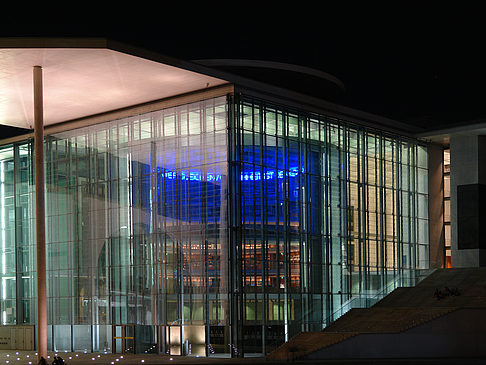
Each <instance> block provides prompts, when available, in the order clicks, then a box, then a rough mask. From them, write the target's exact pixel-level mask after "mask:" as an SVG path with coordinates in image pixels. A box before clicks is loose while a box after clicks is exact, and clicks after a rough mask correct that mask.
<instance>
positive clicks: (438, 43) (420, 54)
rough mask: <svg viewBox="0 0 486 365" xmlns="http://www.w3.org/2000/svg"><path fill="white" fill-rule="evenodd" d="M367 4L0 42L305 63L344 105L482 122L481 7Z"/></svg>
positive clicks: (148, 15)
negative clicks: (325, 76) (336, 89)
mask: <svg viewBox="0 0 486 365" xmlns="http://www.w3.org/2000/svg"><path fill="white" fill-rule="evenodd" d="M238 4H240V5H242V4H243V3H238ZM371 4H372V5H373V4H375V6H374V7H373V6H370V5H369V4H367V6H366V7H360V8H356V7H353V6H351V4H349V5H348V8H346V9H338V10H336V9H331V8H326V7H324V8H323V9H316V8H309V7H305V8H304V7H302V8H301V9H299V8H297V9H294V8H292V9H283V10H282V11H277V10H275V9H268V10H267V9H261V8H258V7H243V6H241V7H240V8H239V7H233V8H231V9H230V8H228V3H226V6H225V8H223V9H226V10H225V12H224V13H219V12H218V11H217V10H215V9H212V8H206V9H203V10H201V12H197V11H196V12H193V13H190V14H187V13H185V12H181V11H180V10H179V11H174V10H172V9H167V11H165V12H157V11H153V12H151V10H150V8H147V9H144V10H142V11H140V12H138V11H134V13H133V14H130V16H126V14H124V15H125V16H122V17H114V16H113V18H111V20H109V19H108V20H107V19H106V18H103V17H101V18H100V19H90V20H89V21H88V20H87V19H88V18H86V19H85V21H81V22H80V21H71V20H70V21H68V20H66V19H64V21H59V19H57V20H56V21H49V22H46V23H45V24H43V25H42V26H39V25H34V24H17V23H15V24H2V25H1V28H0V36H3V37H4V36H75V37H77V36H80V37H83V36H100V37H107V38H111V39H114V40H118V41H122V42H125V43H128V44H131V45H135V46H139V47H142V48H146V49H149V50H154V51H158V52H160V53H161V54H164V55H167V56H173V57H176V58H181V59H186V60H194V59H207V58H241V59H257V60H267V61H275V62H286V63H292V64H297V65H301V66H307V67H311V68H315V69H318V70H321V71H324V72H327V73H329V74H332V75H334V76H335V77H337V78H339V79H340V80H341V81H342V82H343V83H344V84H345V87H346V91H345V94H344V95H343V96H342V98H341V100H340V101H339V102H340V103H341V104H344V105H347V106H351V107H354V108H357V109H360V110H364V111H368V112H372V113H375V114H379V115H382V116H386V117H390V118H393V119H396V120H399V121H403V122H407V123H410V124H414V125H417V126H420V127H423V128H426V129H429V128H439V127H443V126H445V125H451V124H457V123H463V122H469V121H473V120H480V119H482V118H484V117H485V116H486V115H485V114H486V113H485V112H486V110H485V109H486V107H485V105H486V103H485V96H486V93H485V91H484V90H485V85H486V62H485V61H486V57H485V55H484V53H486V52H484V48H485V44H486V42H485V40H486V38H485V35H486V34H485V30H484V28H485V25H484V22H483V20H482V19H481V16H482V14H483V13H482V11H480V8H479V7H477V8H476V7H474V6H469V7H465V6H461V7H459V6H458V5H457V4H459V3H452V5H451V6H450V7H449V8H445V5H444V4H443V3H433V4H432V5H430V4H429V5H430V6H429V7H428V8H424V7H423V5H422V4H421V3H420V2H417V3H413V2H412V3H410V2H407V5H409V6H408V7H402V8H400V7H394V8H383V7H382V6H381V4H380V3H373V2H372V3H371ZM376 4H377V5H376ZM434 4H440V5H441V8H440V10H439V8H438V7H437V8H436V7H434ZM187 6H189V4H188V5H187ZM220 9H221V8H220ZM128 10H129V9H128ZM127 13H130V12H129V11H128V12H127ZM139 14H140V15H139Z"/></svg>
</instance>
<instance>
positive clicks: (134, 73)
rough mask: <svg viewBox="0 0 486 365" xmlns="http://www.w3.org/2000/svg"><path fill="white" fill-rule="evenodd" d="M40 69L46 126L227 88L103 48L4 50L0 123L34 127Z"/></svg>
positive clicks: (0, 55)
mask: <svg viewBox="0 0 486 365" xmlns="http://www.w3.org/2000/svg"><path fill="white" fill-rule="evenodd" d="M36 65H39V66H41V67H42V68H43V90H44V96H43V98H44V124H45V125H51V124H56V123H59V122H63V121H68V120H73V119H78V118H82V117H85V116H89V115H95V114H99V113H103V112H107V111H111V110H116V109H120V108H124V107H129V106H132V105H137V104H142V103H146V102H150V101H154V100H158V99H163V98H167V97H171V96H175V95H179V94H184V93H187V92H191V91H194V90H200V89H204V88H207V87H213V86H217V85H221V84H225V83H227V82H226V81H225V80H221V79H217V78H214V77H210V76H206V75H202V74H198V73H195V72H192V71H188V70H184V69H180V68H177V67H173V66H170V65H165V64H162V63H159V62H155V61H151V60H148V59H144V58H140V57H136V56H132V55H129V54H126V53H122V52H118V51H114V50H110V49H104V48H92V49H89V48H88V49H87V48H78V49H76V48H0V124H2V125H7V126H13V127H19V128H27V129H32V128H33V124H34V123H33V115H34V112H33V104H34V101H33V66H36Z"/></svg>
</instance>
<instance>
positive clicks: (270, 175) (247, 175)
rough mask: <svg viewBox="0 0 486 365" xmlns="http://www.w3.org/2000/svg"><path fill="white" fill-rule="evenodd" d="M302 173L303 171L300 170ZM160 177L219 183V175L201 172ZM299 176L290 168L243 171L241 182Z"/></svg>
mask: <svg viewBox="0 0 486 365" xmlns="http://www.w3.org/2000/svg"><path fill="white" fill-rule="evenodd" d="M302 172H304V169H302ZM161 175H162V176H163V177H164V178H165V179H168V180H181V181H221V178H222V175H221V174H213V173H210V172H208V173H206V176H204V174H203V173H201V172H192V171H191V172H189V173H187V172H184V171H183V172H177V171H165V172H163V173H161ZM298 175H299V169H298V168H297V167H295V168H291V169H290V170H289V171H283V170H266V171H265V172H264V173H262V172H260V171H245V172H242V173H241V176H240V178H241V181H259V180H272V179H275V178H277V179H283V178H284V177H285V176H287V177H297V176H298Z"/></svg>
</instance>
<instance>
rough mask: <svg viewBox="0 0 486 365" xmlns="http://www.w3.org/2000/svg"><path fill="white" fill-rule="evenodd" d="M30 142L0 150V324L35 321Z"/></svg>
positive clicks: (33, 222)
mask: <svg viewBox="0 0 486 365" xmlns="http://www.w3.org/2000/svg"><path fill="white" fill-rule="evenodd" d="M32 155H33V148H32V144H30V143H28V142H27V143H22V144H16V145H14V146H7V147H3V148H1V149H0V257H1V258H0V260H1V261H0V280H1V289H0V290H1V299H0V311H1V324H2V325H9V324H32V323H35V318H36V317H35V311H36V307H35V304H36V281H37V280H36V271H35V208H34V207H35V201H34V199H35V193H34V175H33V170H32V166H33V165H32V164H31V161H32Z"/></svg>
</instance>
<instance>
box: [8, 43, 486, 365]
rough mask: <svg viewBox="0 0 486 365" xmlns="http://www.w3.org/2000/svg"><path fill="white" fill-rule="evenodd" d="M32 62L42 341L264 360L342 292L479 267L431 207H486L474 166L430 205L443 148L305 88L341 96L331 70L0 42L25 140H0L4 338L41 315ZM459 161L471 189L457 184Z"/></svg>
mask: <svg viewBox="0 0 486 365" xmlns="http://www.w3.org/2000/svg"><path fill="white" fill-rule="evenodd" d="M34 66H41V67H42V71H43V104H42V105H43V110H44V114H43V115H44V128H43V131H44V132H43V133H44V171H45V179H44V191H45V193H44V195H45V247H46V251H45V252H46V257H47V258H46V265H47V266H46V275H47V295H46V301H47V302H46V303H47V309H46V312H47V348H48V349H52V350H55V351H63V350H67V351H88V352H89V351H92V352H103V351H107V352H154V353H157V352H162V353H171V354H193V355H195V354H198V355H212V354H226V355H228V356H229V355H231V356H243V355H244V354H249V353H260V354H261V353H268V352H269V351H271V350H272V349H274V348H275V347H276V346H278V345H280V344H281V343H283V342H284V341H286V340H288V339H289V338H290V337H292V336H294V335H296V334H297V333H299V332H302V331H318V330H321V329H323V328H324V327H325V326H326V325H328V324H329V323H330V322H331V321H333V320H334V319H336V317H338V316H339V315H340V314H341V313H343V312H344V311H345V310H346V308H348V307H350V306H353V305H356V300H358V301H359V302H360V303H372V302H373V300H376V299H377V298H381V297H382V296H383V295H385V294H386V293H388V292H390V291H391V290H393V289H394V288H395V287H397V286H399V285H413V283H414V282H415V280H416V278H417V277H418V276H419V275H420V274H421V273H422V272H427V270H428V269H430V268H435V267H443V266H446V265H447V264H446V263H450V261H448V260H447V261H446V252H447V254H449V252H450V251H452V265H461V264H464V265H466V264H467V265H470V263H467V260H468V259H469V260H472V259H476V258H478V259H479V262H478V263H477V264H478V265H479V264H481V263H482V262H483V260H482V253H483V249H484V248H483V247H482V246H481V247H479V246H478V243H477V242H478V241H474V239H475V238H477V237H472V236H474V234H473V231H471V230H470V229H466V231H464V230H463V231H461V229H462V228H461V227H464V226H461V224H459V226H457V224H458V222H457V220H460V219H466V220H467V217H465V216H464V214H466V213H464V214H463V215H462V216H461V215H459V216H458V218H457V219H456V218H454V217H455V215H454V214H452V215H450V217H451V218H450V220H449V221H447V223H444V211H443V207H444V203H446V202H449V201H450V202H451V206H452V212H454V209H459V211H460V212H463V211H464V212H467V211H470V210H468V208H467V207H463V206H462V205H461V206H460V207H458V208H455V204H459V203H460V202H461V200H458V196H457V195H455V191H457V194H459V195H461V194H466V195H467V194H469V195H467V196H468V199H469V198H471V200H467V201H468V202H471V204H472V203H473V202H477V201H480V199H479V200H474V199H472V198H473V197H479V198H481V199H482V197H483V195H484V192H483V190H482V188H480V187H481V186H482V185H481V181H482V179H483V176H482V175H483V174H482V173H481V171H482V169H480V168H479V167H478V165H480V163H481V161H478V160H476V161H475V162H473V161H472V160H469V159H468V158H467V154H462V156H464V161H463V162H459V164H458V165H454V163H452V164H451V170H450V171H451V183H450V186H451V188H450V190H449V189H446V190H447V191H448V192H449V191H450V200H449V199H446V200H444V189H443V186H444V183H443V181H444V182H445V181H446V180H443V179H444V178H445V177H446V174H444V169H443V153H444V146H448V144H449V142H448V141H446V142H443V141H444V140H442V139H440V140H439V138H442V136H439V133H433V132H429V133H425V132H424V131H423V130H421V129H419V128H417V127H413V126H411V125H407V124H405V123H401V122H399V121H394V120H390V119H387V118H384V117H380V116H377V115H373V114H370V113H366V112H362V111H359V110H355V109H352V108H349V107H345V106H342V105H340V104H338V103H335V102H331V101H329V100H326V99H325V98H324V97H323V96H322V95H321V94H317V93H318V92H321V91H322V90H324V89H326V90H331V91H332V92H334V93H335V94H339V92H340V89H342V86H343V85H342V84H341V83H340V81H339V80H337V79H336V78H333V77H332V76H330V75H327V74H324V73H322V72H318V71H316V70H310V69H305V68H301V67H297V66H289V65H283V64H271V63H268V62H266V63H265V62H263V63H257V62H254V63H252V64H248V63H244V62H243V63H242V62H241V61H238V62H237V61H228V60H226V61H224V62H223V63H222V64H221V63H220V64H219V66H224V67H218V64H217V62H215V61H214V60H213V61H205V62H186V61H181V60H175V59H171V58H169V57H165V56H161V55H159V54H154V53H151V52H148V51H145V50H140V49H136V48H133V47H129V46H126V45H123V44H119V43H116V42H112V41H108V40H104V39H101V40H100V39H74V40H72V39H40V40H39V39H3V40H0V124H2V125H8V126H13V127H18V128H23V129H25V134H21V135H18V136H14V137H10V138H6V139H3V140H1V141H0V259H1V262H0V270H1V271H0V278H1V283H0V285H1V298H0V312H1V316H0V320H1V324H2V327H6V326H12V327H11V328H16V327H19V326H28V325H31V326H36V325H37V323H38V318H37V317H38V315H37V304H36V303H37V300H38V298H37V284H36V283H37V281H36V280H37V272H38V271H37V270H38V267H37V262H38V261H37V259H38V258H37V257H36V245H37V242H36V240H37V237H38V236H36V217H37V216H39V211H38V210H37V209H36V202H35V196H36V191H37V190H38V189H39V187H38V189H36V184H35V179H34V177H35V168H34V167H35V161H36V156H35V154H34V137H35V133H34V132H33V130H34V106H35V100H34V97H33V91H32V90H33V86H32V85H33V84H32V68H33V67H34ZM231 67H234V68H235V67H238V68H240V70H241V69H245V70H246V71H248V70H249V69H251V70H253V71H254V72H256V71H257V70H259V71H262V70H264V72H263V73H261V75H267V76H268V75H269V74H271V73H272V72H277V73H278V75H279V76H278V77H277V78H276V79H280V80H289V79H290V78H291V77H293V76H295V75H296V74H298V75H299V77H298V79H300V80H303V79H305V78H308V79H309V80H310V79H312V80H313V82H314V85H317V87H314V88H313V89H312V88H309V87H308V85H307V86H306V88H304V89H303V90H300V89H297V86H296V87H295V89H291V86H288V85H282V84H280V85H278V84H276V83H274V82H273V81H272V82H270V81H268V80H267V81H261V80H262V79H259V80H256V79H252V78H251V76H248V75H243V74H242V73H241V72H239V73H238V72H232V71H235V70H236V69H233V70H232V69H231ZM282 75H283V76H282ZM285 75H287V76H285ZM262 77H263V76H262ZM294 85H295V84H294ZM296 90H297V91H296ZM326 93H327V91H326ZM316 95H317V96H316ZM329 95H330V94H329ZM447 133H449V132H447V131H445V132H444V134H447ZM450 141H451V143H450V145H451V147H450V149H451V154H452V155H453V156H454V151H455V149H458V150H460V151H463V149H464V148H465V146H466V147H467V148H469V149H474V148H475V151H476V152H475V153H476V155H478V156H479V157H480V159H481V158H483V154H484V153H480V152H481V151H482V149H483V140H482V137H477V136H475V137H467V138H466V137H464V138H463V137H460V138H459V137H458V139H457V140H456V139H454V138H451V139H450ZM456 142H457V143H456ZM478 151H479V152H478ZM451 160H452V161H454V160H453V159H451ZM473 163H476V165H475V166H473V169H472V170H474V169H475V168H476V170H475V171H479V172H480V173H479V175H480V176H479V177H478V176H476V177H477V178H476V180H474V179H473V180H474V181H472V180H471V181H469V180H468V181H467V184H476V185H474V186H475V187H476V188H475V187H474V186H473V185H467V186H468V188H465V189H459V188H458V189H456V188H455V187H456V186H457V187H459V186H460V185H461V186H462V185H464V184H466V182H463V181H462V180H461V181H459V180H460V179H466V178H467V177H468V174H467V173H464V171H463V170H464V169H467V167H468V166H469V165H470V164H473ZM41 166H42V165H41ZM454 166H456V167H454ZM454 168H457V169H460V170H461V171H458V173H457V175H455V176H458V177H457V178H456V180H454V178H453V176H454ZM468 171H469V170H468ZM476 175H478V174H476ZM478 179H479V180H478ZM464 181H465V180H464ZM475 194H476V195H475ZM461 196H462V195H461ZM464 196H465V195H464ZM463 201H464V200H463ZM468 204H469V203H468ZM459 205H460V204H459ZM480 206H483V205H480ZM461 209H462V210H461ZM480 217H482V215H480ZM483 226H484V225H483ZM447 227H452V229H451V231H452V233H453V234H455V233H454V232H455V230H457V229H456V228H455V227H459V235H461V234H462V235H465V236H468V237H470V240H469V241H467V242H466V241H462V242H463V243H461V244H462V245H467V247H466V248H467V249H468V252H466V251H465V250H464V248H465V247H460V245H461V244H460V245H459V247H457V245H456V246H454V245H455V242H456V241H455V239H454V238H452V245H451V248H449V246H447V250H446V248H445V246H444V242H445V240H444V234H443V233H444V229H446V231H450V230H449V229H448V228H447ZM479 227H481V225H480V226H479ZM469 228H470V227H469ZM453 237H454V236H453ZM447 242H451V241H450V240H449V241H447ZM478 252H479V253H480V255H477V253H478ZM455 254H456V256H454V255H455ZM353 303H354V304H353ZM0 328H1V327H0ZM37 340H38V339H37Z"/></svg>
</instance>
